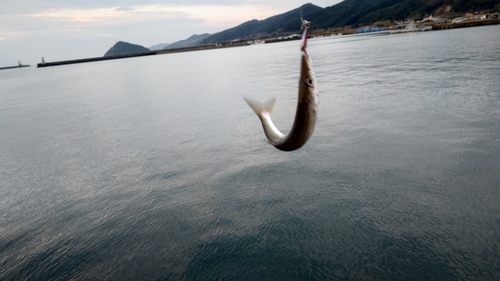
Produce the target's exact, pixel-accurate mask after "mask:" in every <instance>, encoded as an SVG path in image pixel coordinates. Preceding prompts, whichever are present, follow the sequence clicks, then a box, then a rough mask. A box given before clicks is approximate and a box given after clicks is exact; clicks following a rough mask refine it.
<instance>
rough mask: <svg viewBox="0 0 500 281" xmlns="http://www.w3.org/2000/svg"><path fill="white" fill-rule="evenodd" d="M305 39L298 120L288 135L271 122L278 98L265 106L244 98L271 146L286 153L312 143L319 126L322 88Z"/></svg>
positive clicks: (296, 115)
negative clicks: (319, 92) (317, 83)
mask: <svg viewBox="0 0 500 281" xmlns="http://www.w3.org/2000/svg"><path fill="white" fill-rule="evenodd" d="M304 34H305V40H307V32H304ZM305 40H304V44H303V48H302V61H301V66H300V79H299V96H298V101H297V110H296V113H295V121H294V122H293V126H292V128H291V129H290V132H289V133H288V134H287V135H284V134H282V133H281V132H280V131H279V130H278V129H277V128H276V126H275V125H274V123H273V121H272V120H271V113H272V110H273V107H274V103H275V102H276V98H274V99H271V100H269V101H267V102H265V103H260V102H258V101H256V100H253V99H250V98H247V97H243V98H244V99H245V101H246V102H247V103H248V105H249V106H250V107H251V108H252V109H253V111H254V112H255V113H256V114H257V116H258V117H259V119H260V121H261V123H262V127H263V129H264V133H265V134H266V137H267V140H268V141H269V143H270V144H271V145H273V146H274V147H276V148H277V149H279V150H283V151H293V150H296V149H299V148H301V147H302V146H303V145H304V144H305V143H306V142H307V141H308V140H309V138H310V137H311V135H312V134H313V131H314V127H315V126H316V115H317V105H318V89H317V85H316V78H315V74H314V71H313V70H312V62H311V59H310V57H309V54H308V53H307V50H306V48H305V46H306V41H305Z"/></svg>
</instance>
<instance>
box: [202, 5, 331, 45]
mask: <svg viewBox="0 0 500 281" xmlns="http://www.w3.org/2000/svg"><path fill="white" fill-rule="evenodd" d="M320 10H323V8H321V7H319V6H316V5H313V4H311V3H308V4H305V5H302V6H301V7H299V8H297V9H294V10H291V11H288V12H286V13H284V14H280V15H276V16H273V17H270V18H267V19H265V20H251V21H247V22H245V23H242V24H240V25H238V26H236V27H233V28H230V29H227V30H224V31H221V32H219V33H216V34H214V35H212V36H210V37H208V38H206V39H205V40H203V41H201V42H200V43H199V45H207V44H214V43H221V42H228V41H231V40H237V39H241V40H246V39H257V38H265V37H272V36H279V35H281V34H282V33H291V32H299V31H300V24H301V22H300V17H304V18H307V19H309V16H308V15H309V14H311V13H314V12H317V11H320Z"/></svg>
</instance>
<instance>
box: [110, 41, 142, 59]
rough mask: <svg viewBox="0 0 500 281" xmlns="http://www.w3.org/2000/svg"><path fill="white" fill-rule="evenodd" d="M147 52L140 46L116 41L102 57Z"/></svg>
mask: <svg viewBox="0 0 500 281" xmlns="http://www.w3.org/2000/svg"><path fill="white" fill-rule="evenodd" d="M144 52H149V49H148V48H146V47H143V46H140V45H135V44H130V43H127V42H123V41H118V42H117V43H116V44H115V45H114V46H113V47H111V49H109V50H108V51H107V52H106V53H105V54H104V56H105V57H109V56H117V55H128V54H135V53H144Z"/></svg>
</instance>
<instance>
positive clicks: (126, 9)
mask: <svg viewBox="0 0 500 281" xmlns="http://www.w3.org/2000/svg"><path fill="white" fill-rule="evenodd" d="M133 10H134V8H131V7H120V8H116V9H115V11H117V12H120V11H133Z"/></svg>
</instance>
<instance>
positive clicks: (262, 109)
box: [243, 96, 276, 116]
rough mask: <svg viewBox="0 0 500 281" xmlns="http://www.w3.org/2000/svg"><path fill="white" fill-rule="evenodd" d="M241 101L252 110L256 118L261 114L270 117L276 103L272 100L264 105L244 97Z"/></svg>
mask: <svg viewBox="0 0 500 281" xmlns="http://www.w3.org/2000/svg"><path fill="white" fill-rule="evenodd" d="M243 99H244V100H245V101H246V102H247V103H248V105H249V106H250V107H251V108H252V109H253V111H254V112H255V114H257V115H258V116H261V114H263V113H268V114H269V115H271V112H272V111H273V107H274V104H275V103H276V98H272V99H270V100H268V101H266V102H264V103H261V102H259V101H257V100H254V99H251V98H247V97H245V96H243Z"/></svg>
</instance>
